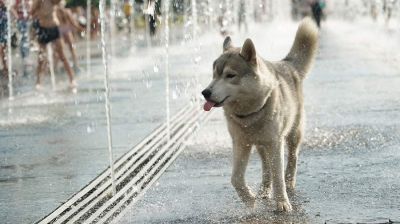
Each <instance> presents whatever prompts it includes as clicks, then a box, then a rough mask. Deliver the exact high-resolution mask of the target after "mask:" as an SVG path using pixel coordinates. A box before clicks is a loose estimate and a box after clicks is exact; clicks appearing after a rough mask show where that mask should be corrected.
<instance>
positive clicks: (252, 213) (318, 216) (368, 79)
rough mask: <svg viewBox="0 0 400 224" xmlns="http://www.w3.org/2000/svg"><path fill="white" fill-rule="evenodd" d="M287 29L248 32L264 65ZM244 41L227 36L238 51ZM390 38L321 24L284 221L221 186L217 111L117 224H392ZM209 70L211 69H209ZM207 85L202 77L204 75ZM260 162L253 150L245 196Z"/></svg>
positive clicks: (225, 172) (396, 91)
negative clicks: (289, 206) (301, 140)
mask: <svg viewBox="0 0 400 224" xmlns="http://www.w3.org/2000/svg"><path fill="white" fill-rule="evenodd" d="M295 28H296V27H295V26H294V24H292V23H280V24H275V23H273V24H266V25H263V26H257V27H253V29H252V30H251V35H250V36H251V37H253V38H254V40H255V45H256V48H257V50H258V52H259V53H260V55H262V56H264V58H266V59H271V58H272V59H275V60H278V59H279V58H282V57H284V56H285V53H286V52H287V51H288V49H289V47H290V44H291V41H292V39H293V35H294V32H295ZM244 37H245V36H244V35H241V36H240V37H238V36H234V38H233V39H234V42H235V43H236V44H239V43H240V42H241V41H242V40H243V38H244ZM398 38H399V32H398V31H393V30H391V31H388V30H386V28H384V27H379V26H376V25H373V24H372V23H371V22H359V23H357V22H355V23H353V24H351V23H348V22H342V21H337V20H331V21H329V20H328V21H327V22H326V23H324V24H323V28H322V30H321V42H320V52H319V55H318V58H317V60H316V63H315V67H314V70H313V71H312V72H311V74H310V75H309V77H308V78H307V79H306V80H305V102H306V104H305V107H306V114H307V122H306V124H307V125H306V126H307V128H306V138H305V142H304V143H303V145H302V152H301V154H300V165H299V173H298V182H297V190H296V193H295V195H291V196H290V199H291V201H292V204H293V205H294V211H293V212H292V213H291V214H281V213H275V212H273V209H274V206H273V202H270V201H261V200H260V201H258V203H257V206H256V208H255V209H254V210H248V209H246V208H244V206H243V205H242V204H241V202H240V201H239V199H238V197H237V195H236V193H235V191H234V189H233V187H232V186H231V184H230V174H231V143H230V138H229V135H228V132H227V130H226V126H225V121H224V119H223V114H222V112H221V109H215V108H214V110H218V111H217V112H216V113H215V114H214V115H213V117H212V119H211V120H210V122H209V123H208V124H207V125H205V126H203V127H202V129H201V131H200V132H199V133H198V134H197V135H196V136H195V137H194V138H193V141H192V142H191V143H190V144H189V146H188V147H187V149H186V150H185V151H184V153H183V154H182V155H181V156H180V157H179V158H178V160H177V161H176V162H175V163H174V164H173V165H172V166H171V167H170V168H169V169H168V170H167V172H166V173H165V174H164V175H163V176H162V177H161V178H160V180H159V181H158V182H157V184H156V186H154V187H153V188H152V189H151V190H150V191H149V192H148V193H147V194H146V195H145V196H144V198H143V199H142V200H141V201H140V202H138V203H137V204H136V205H133V206H131V209H130V210H127V211H126V213H125V214H124V216H123V217H122V218H121V219H120V223H324V222H326V223H349V222H350V223H356V222H359V223H388V222H389V219H390V220H391V221H397V222H400V204H399V202H400V173H399V167H400V153H399V151H398V148H399V145H400V144H399V143H400V137H399V136H400V123H399V121H400V119H399V118H400V113H399V112H400V101H399V96H400V88H399V86H400V63H399V62H400V53H399V52H398V49H400V46H399V45H400V44H399V42H398ZM209 67H210V66H209ZM207 79H208V80H210V79H211V73H210V72H209V74H208V78H206V79H205V80H204V82H205V83H207ZM260 180H261V164H260V161H259V159H258V155H257V154H256V153H253V155H252V157H251V162H250V165H249V167H248V169H247V181H248V183H249V184H250V186H251V187H252V188H253V190H254V191H256V190H258V189H257V187H258V185H259V183H260Z"/></svg>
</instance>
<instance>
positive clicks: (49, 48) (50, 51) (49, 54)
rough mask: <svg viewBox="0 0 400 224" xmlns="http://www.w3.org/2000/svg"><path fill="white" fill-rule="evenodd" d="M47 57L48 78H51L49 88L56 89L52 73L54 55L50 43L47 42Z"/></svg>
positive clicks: (54, 77)
mask: <svg viewBox="0 0 400 224" xmlns="http://www.w3.org/2000/svg"><path fill="white" fill-rule="evenodd" d="M47 59H48V61H49V68H50V79H51V88H52V89H53V91H54V90H56V76H55V74H54V60H53V59H54V55H53V47H52V46H51V44H47Z"/></svg>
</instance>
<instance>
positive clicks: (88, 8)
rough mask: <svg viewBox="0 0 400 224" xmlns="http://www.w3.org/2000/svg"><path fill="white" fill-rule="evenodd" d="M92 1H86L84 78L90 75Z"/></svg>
mask: <svg viewBox="0 0 400 224" xmlns="http://www.w3.org/2000/svg"><path fill="white" fill-rule="evenodd" d="M91 7H92V1H91V0H87V1H86V76H87V77H89V76H90V73H91V67H90V64H91V52H90V35H91V33H90V32H91V26H90V25H91V20H92V9H91Z"/></svg>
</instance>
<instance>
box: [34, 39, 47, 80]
mask: <svg viewBox="0 0 400 224" xmlns="http://www.w3.org/2000/svg"><path fill="white" fill-rule="evenodd" d="M45 52H46V45H45V44H39V54H38V66H37V68H36V88H40V85H41V78H42V74H43V72H44V68H45V66H46V62H47V60H46V53H45Z"/></svg>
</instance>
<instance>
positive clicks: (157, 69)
mask: <svg viewBox="0 0 400 224" xmlns="http://www.w3.org/2000/svg"><path fill="white" fill-rule="evenodd" d="M153 71H154V73H158V72H159V71H160V69H159V68H158V65H154V67H153Z"/></svg>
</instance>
